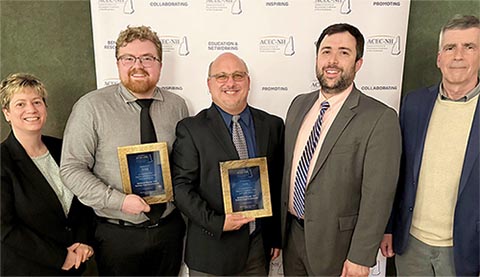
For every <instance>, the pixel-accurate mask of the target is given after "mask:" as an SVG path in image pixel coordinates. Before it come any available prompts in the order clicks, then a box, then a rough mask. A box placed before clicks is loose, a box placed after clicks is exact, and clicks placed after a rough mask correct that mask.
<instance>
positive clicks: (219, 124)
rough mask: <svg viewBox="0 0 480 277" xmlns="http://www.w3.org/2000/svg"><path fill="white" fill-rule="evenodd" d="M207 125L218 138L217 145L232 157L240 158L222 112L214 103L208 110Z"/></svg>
mask: <svg viewBox="0 0 480 277" xmlns="http://www.w3.org/2000/svg"><path fill="white" fill-rule="evenodd" d="M207 125H208V127H209V128H210V131H211V133H212V134H213V135H214V137H215V139H216V145H219V146H220V147H221V148H222V149H223V151H224V152H225V153H227V154H228V156H229V157H232V159H239V157H238V153H237V150H236V149H235V145H233V142H232V138H231V136H230V132H229V131H228V129H227V126H226V125H225V122H224V121H223V118H222V116H221V115H220V112H219V111H218V110H217V108H215V107H214V106H213V104H212V106H211V107H210V108H209V109H208V111H207ZM214 144H215V143H214Z"/></svg>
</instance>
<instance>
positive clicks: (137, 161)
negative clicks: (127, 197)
mask: <svg viewBox="0 0 480 277" xmlns="http://www.w3.org/2000/svg"><path fill="white" fill-rule="evenodd" d="M118 159H119V163H120V173H121V175H122V185H123V190H124V192H125V193H126V194H131V193H133V194H136V195H138V196H140V197H143V198H144V199H145V201H146V202H147V203H148V204H156V203H163V202H168V201H172V200H173V189H172V178H171V176H170V164H169V161H168V148H167V143H166V142H156V143H147V144H139V145H130V146H121V147H118Z"/></svg>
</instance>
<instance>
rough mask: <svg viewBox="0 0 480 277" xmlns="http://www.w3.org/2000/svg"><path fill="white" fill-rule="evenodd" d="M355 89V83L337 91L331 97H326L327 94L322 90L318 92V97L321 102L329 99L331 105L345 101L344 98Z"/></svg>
mask: <svg viewBox="0 0 480 277" xmlns="http://www.w3.org/2000/svg"><path fill="white" fill-rule="evenodd" d="M352 90H353V83H352V84H351V85H350V86H349V87H348V88H347V89H345V90H344V91H342V92H340V93H337V94H335V95H333V96H331V97H330V98H328V99H326V98H325V96H324V95H323V93H322V91H321V90H320V91H319V92H318V99H319V101H320V103H322V102H324V101H328V104H330V107H332V106H335V105H337V104H338V103H343V102H344V100H345V99H346V98H347V97H348V96H349V95H350V93H351V92H352Z"/></svg>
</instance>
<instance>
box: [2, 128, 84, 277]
mask: <svg viewBox="0 0 480 277" xmlns="http://www.w3.org/2000/svg"><path fill="white" fill-rule="evenodd" d="M42 141H43V142H44V143H45V145H46V146H47V148H48V150H49V151H50V154H51V155H52V157H53V158H54V159H55V161H56V162H57V164H58V163H59V161H60V150H61V146H62V141H61V140H60V139H57V138H53V137H47V136H42ZM1 157H2V161H1V184H0V186H1V203H2V204H1V208H2V210H1V235H2V249H1V251H2V252H1V265H2V268H1V275H52V276H53V275H57V276H58V275H79V274H80V273H81V270H70V271H68V272H66V271H64V270H62V269H61V267H62V265H63V263H64V261H65V257H66V256H67V247H69V246H70V245H72V244H73V243H75V242H81V243H85V244H89V245H91V243H90V239H89V238H90V233H89V232H90V230H92V228H91V227H93V226H91V223H92V220H93V211H92V210H91V209H90V208H87V207H86V206H83V205H82V204H80V202H79V201H78V200H77V198H76V197H74V199H73V202H72V205H71V208H70V212H69V214H68V218H67V217H66V216H65V213H64V211H63V209H62V205H61V204H60V201H59V200H58V198H57V195H56V194H55V192H54V191H53V189H52V188H51V187H50V185H49V183H48V182H47V180H46V179H45V177H44V176H43V175H42V173H41V172H40V171H39V170H38V168H37V167H36V165H35V164H34V163H33V161H32V160H31V159H30V157H29V156H28V155H27V153H26V151H25V149H24V148H23V147H22V145H21V144H20V143H19V142H18V141H17V139H16V138H15V136H14V134H13V133H10V135H9V136H8V138H7V139H6V140H5V141H4V142H2V144H1ZM80 269H82V267H81V268H80Z"/></svg>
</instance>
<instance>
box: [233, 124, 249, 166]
mask: <svg viewBox="0 0 480 277" xmlns="http://www.w3.org/2000/svg"><path fill="white" fill-rule="evenodd" d="M239 120H240V116H239V115H234V116H232V140H233V144H234V145H235V148H236V149H237V153H238V157H240V159H242V160H243V159H248V148H247V142H246V140H245V135H244V134H243V131H242V126H240V123H239V122H238V121H239Z"/></svg>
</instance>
